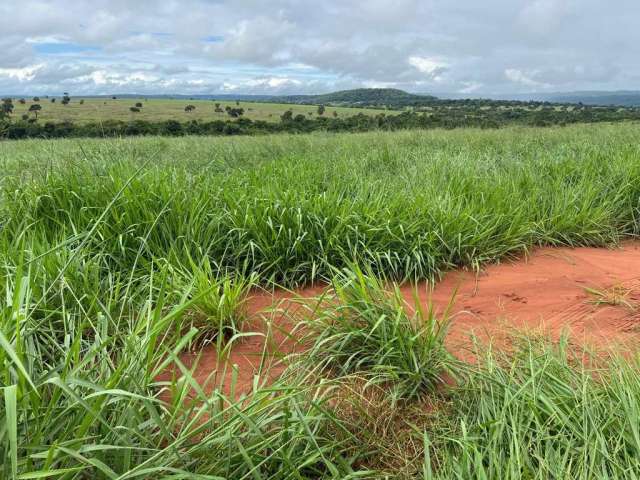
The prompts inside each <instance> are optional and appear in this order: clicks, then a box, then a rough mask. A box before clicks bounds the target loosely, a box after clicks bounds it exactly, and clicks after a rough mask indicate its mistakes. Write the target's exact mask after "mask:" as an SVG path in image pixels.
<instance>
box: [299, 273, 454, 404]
mask: <svg viewBox="0 0 640 480" xmlns="http://www.w3.org/2000/svg"><path fill="white" fill-rule="evenodd" d="M332 287H333V288H332V291H333V292H334V293H333V294H329V295H328V296H322V297H320V298H319V300H318V303H317V305H316V306H315V307H313V308H312V309H311V310H310V311H308V312H306V314H305V320H304V321H302V322H301V323H300V326H301V328H302V329H303V331H305V337H306V338H304V339H303V340H302V343H309V344H310V348H309V349H308V350H306V351H305V352H304V353H303V354H302V358H303V359H304V361H306V362H308V363H309V365H310V366H312V367H313V368H316V369H320V370H330V371H331V372H332V375H333V376H337V377H340V376H345V375H352V374H358V375H360V376H364V377H365V378H367V380H368V382H369V383H377V384H380V383H386V384H392V385H393V388H394V390H395V391H396V393H397V395H399V396H400V397H401V398H411V397H414V396H417V395H419V394H421V393H424V392H427V391H429V390H432V389H433V388H434V387H435V386H436V385H437V384H439V383H441V381H442V374H443V373H445V372H446V370H447V369H448V367H449V366H450V364H451V363H452V362H451V360H450V355H449V354H448V352H447V351H446V349H445V347H444V338H445V335H446V326H447V322H446V312H445V314H444V317H445V320H444V321H443V320H439V319H437V318H436V316H435V314H434V312H433V311H432V310H430V309H429V310H426V309H424V307H423V306H422V305H421V303H420V301H419V300H418V299H417V296H416V301H415V303H414V305H408V304H407V303H406V302H405V300H404V298H403V296H402V293H401V292H400V289H399V287H398V286H397V285H394V286H393V288H392V289H391V291H388V289H387V288H388V287H386V286H385V285H384V284H383V283H382V281H380V280H378V279H377V278H375V277H374V276H372V275H370V274H365V273H363V271H362V270H360V269H359V268H357V267H356V268H355V269H353V270H345V271H344V272H342V273H341V274H340V275H338V276H337V277H335V278H334V280H333V282H332ZM411 310H414V312H413V313H410V311H411Z"/></svg>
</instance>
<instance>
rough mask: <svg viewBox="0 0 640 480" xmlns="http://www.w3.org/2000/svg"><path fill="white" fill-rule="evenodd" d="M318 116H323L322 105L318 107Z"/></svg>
mask: <svg viewBox="0 0 640 480" xmlns="http://www.w3.org/2000/svg"><path fill="white" fill-rule="evenodd" d="M318 115H324V105H318Z"/></svg>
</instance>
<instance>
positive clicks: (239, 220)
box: [0, 125, 640, 480]
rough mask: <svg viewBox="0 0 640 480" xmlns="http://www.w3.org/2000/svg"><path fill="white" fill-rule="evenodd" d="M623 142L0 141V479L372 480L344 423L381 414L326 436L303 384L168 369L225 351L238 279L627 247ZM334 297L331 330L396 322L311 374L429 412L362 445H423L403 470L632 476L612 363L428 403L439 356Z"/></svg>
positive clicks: (634, 165)
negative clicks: (366, 383) (547, 248)
mask: <svg viewBox="0 0 640 480" xmlns="http://www.w3.org/2000/svg"><path fill="white" fill-rule="evenodd" d="M638 133H640V127H638V126H636V125H618V126H615V127H613V126H606V125H600V126H588V127H586V126H583V127H571V128H566V129H545V130H535V129H505V130H501V131H498V132H480V131H455V132H400V133H395V134H379V133H376V134H365V135H341V136H330V135H312V136H296V137H287V136H281V137H269V138H242V139H232V138H231V139H204V138H180V139H171V140H167V139H149V138H146V139H126V140H108V141H83V142H82V143H76V142H73V141H47V142H44V141H28V142H20V143H0V167H1V171H0V292H2V294H1V295H2V296H1V297H0V365H1V366H2V369H1V371H0V396H1V397H2V398H1V399H0V477H1V478H25V479H27V478H54V479H74V480H75V479H85V478H105V479H125V478H127V479H128V478H132V479H133V478H136V479H138V478H154V479H155V478H210V479H213V478H234V479H236V478H251V479H259V478H260V479H262V478H274V479H275V478H278V479H281V478H298V479H299V478H303V479H307V478H309V479H312V478H313V479H315V478H362V477H384V476H385V475H387V476H391V477H392V476H394V475H395V476H398V475H399V474H400V473H401V472H399V471H396V472H394V471H393V470H392V469H391V470H390V469H389V468H387V467H386V466H385V465H384V464H382V463H381V462H380V461H379V460H380V459H381V458H387V457H389V455H388V454H387V455H385V454H384V452H383V451H382V449H383V446H382V445H381V444H380V443H376V442H375V441H372V439H375V438H380V437H379V435H378V433H379V432H378V431H377V430H371V429H370V428H369V425H371V423H367V422H366V421H365V419H366V416H367V415H378V417H380V416H381V415H382V414H384V412H383V411H380V412H369V411H367V410H366V409H364V410H362V411H361V414H360V415H359V416H352V417H344V416H342V415H341V411H340V409H339V408H338V406H339V405H340V401H341V398H342V397H341V395H342V393H341V392H343V389H342V386H341V382H342V379H340V378H338V379H336V378H333V377H332V378H323V374H322V373H321V372H320V371H315V372H312V374H310V375H309V376H307V377H303V378H301V377H299V376H293V374H291V376H288V377H285V378H283V379H281V380H279V381H278V382H276V383H275V384H272V385H270V386H269V385H266V384H265V382H266V380H265V378H267V377H268V375H266V372H264V373H265V376H264V378H260V377H259V376H258V377H257V378H256V379H255V382H254V388H253V389H252V391H250V392H245V393H244V395H240V396H238V395H235V394H231V395H228V396H226V395H224V394H223V393H222V391H223V389H222V388H221V387H220V386H219V382H218V383H216V381H213V380H215V379H214V378H212V382H210V385H216V384H218V388H217V389H215V390H214V391H213V392H211V391H209V390H206V389H205V388H204V387H203V386H201V385H200V384H198V382H197V381H196V375H195V374H194V369H195V368H197V367H196V366H195V365H194V366H189V367H187V366H186V365H185V364H183V363H182V362H181V361H180V353H181V352H183V351H184V350H185V349H187V348H189V347H190V346H191V345H193V344H194V343H197V342H199V341H201V340H202V339H203V338H206V339H212V340H213V339H215V341H218V339H222V338H224V339H228V338H229V337H230V336H233V335H234V333H236V332H241V333H242V334H249V333H250V332H246V331H244V329H245V328H246V326H245V324H244V322H243V321H242V304H243V298H244V295H245V294H246V291H247V288H248V287H249V285H251V284H252V282H253V281H254V279H259V281H260V283H261V284H263V285H273V284H274V283H278V284H284V285H287V286H293V285H301V284H307V283H311V282H315V281H321V280H329V281H330V280H331V279H332V277H333V273H334V272H335V271H336V269H338V270H340V269H344V268H347V267H350V266H351V265H359V266H360V268H361V269H362V271H366V272H368V273H369V275H368V277H369V278H371V277H373V276H375V275H379V276H380V277H381V278H383V277H384V278H387V279H389V280H393V279H397V280H402V279H414V278H434V277H437V276H438V275H439V274H440V273H442V272H443V271H445V270H447V269H449V268H453V267H455V266H467V267H472V268H475V267H478V266H479V265H481V264H482V263H483V262H487V261H493V260H499V259H500V258H503V257H504V256H508V255H516V254H519V253H521V252H522V251H523V250H525V249H527V248H529V247H531V246H534V245H537V244H565V245H608V244H611V243H615V242H618V241H619V240H620V239H622V238H625V237H627V236H633V235H636V234H637V233H638V222H637V216H638V206H639V205H638V201H639V198H640V161H639V158H640V157H639V155H638V154H639V153H640V147H639V146H638V144H637V143H636V142H635V138H637V136H638ZM356 272H357V270H356ZM243 279H249V280H243ZM343 280H344V279H343ZM371 281H372V282H374V283H375V280H371ZM336 284H337V285H343V286H344V285H345V284H344V283H341V281H340V280H339V279H336ZM378 287H381V284H376V288H374V291H378V290H377V288H378ZM349 292H351V293H350V294H349V295H347V293H349ZM349 292H347V290H343V293H344V295H343V296H342V297H340V296H338V297H337V301H338V302H339V303H340V302H341V303H342V304H343V306H346V308H342V309H341V310H337V311H336V312H338V313H339V312H343V311H348V312H349V318H354V319H359V320H365V323H366V320H367V319H369V320H372V319H373V320H374V321H375V319H376V318H377V319H379V318H380V315H379V314H380V313H382V315H383V316H385V315H386V314H390V316H391V318H393V319H395V320H396V322H395V323H394V322H389V323H385V328H387V327H388V329H385V330H384V331H382V330H380V331H378V330H374V333H376V334H377V333H381V334H382V336H380V337H376V336H375V335H374V336H369V337H367V338H364V337H363V336H362V335H360V336H359V337H358V335H356V334H359V333H361V332H357V331H355V330H353V329H350V330H347V331H346V333H347V334H349V335H350V334H351V333H353V334H354V338H356V340H357V342H355V343H351V344H349V343H348V342H347V343H341V342H333V343H332V342H327V343H325V344H324V346H323V345H320V346H319V347H318V354H319V355H320V356H322V355H328V356H331V357H335V358H338V356H340V355H343V357H340V358H353V361H352V362H351V363H350V364H349V365H356V366H357V367H358V368H353V369H351V368H349V369H347V370H345V371H344V372H342V373H348V374H351V372H355V371H359V372H358V373H359V374H361V373H362V372H363V371H366V370H370V371H373V372H378V373H379V372H383V371H384V372H387V373H389V372H395V375H387V376H386V380H388V381H389V382H391V383H394V382H395V383H398V384H400V385H401V386H402V389H403V392H404V395H402V396H401V397H402V401H401V402H396V403H395V404H394V406H393V408H396V409H407V410H406V411H407V412H409V411H412V409H413V411H418V410H420V409H421V408H422V407H423V406H424V405H423V404H422V403H420V402H424V401H426V400H425V398H431V399H432V400H433V401H434V402H435V403H436V404H437V405H441V406H442V408H438V409H436V412H434V413H437V418H434V419H432V420H433V421H429V422H426V423H423V424H420V425H418V424H416V423H412V424H411V426H410V428H409V429H408V430H407V432H408V433H407V435H405V436H403V437H402V438H403V439H400V440H394V442H396V447H397V448H394V449H390V450H385V451H387V453H388V451H394V452H402V451H405V450H407V449H406V448H405V444H404V443H402V442H411V445H412V448H411V449H410V450H411V451H413V452H416V451H418V450H420V449H418V448H417V447H416V446H417V445H423V447H424V446H426V447H427V448H426V449H425V448H422V450H420V455H419V458H418V459H417V460H416V459H415V458H412V459H410V460H411V461H410V462H407V465H413V466H414V467H415V468H414V469H413V470H411V469H410V468H408V467H407V468H406V469H403V470H402V474H403V475H404V474H405V472H408V473H407V474H410V475H414V476H424V477H425V478H432V477H440V478H452V477H453V478H455V477H458V478H522V477H524V478H550V477H556V478H597V477H603V478H634V477H633V475H636V474H635V472H636V471H637V470H638V465H637V463H638V461H637V458H638V451H637V449H638V434H637V432H636V430H637V429H636V426H635V425H636V423H637V422H636V420H637V407H638V403H639V400H640V394H639V391H638V388H637V384H638V379H637V371H638V370H637V365H636V363H635V362H625V361H622V360H620V361H619V362H618V364H616V366H615V367H612V369H611V370H607V371H605V372H598V374H597V375H594V374H593V373H592V372H589V371H587V370H584V369H582V368H581V367H580V365H573V364H568V363H567V362H566V361H565V360H563V359H564V358H566V355H564V353H562V354H558V353H557V352H551V351H546V350H544V351H539V350H536V351H535V353H533V352H534V351H533V350H531V349H530V350H529V351H527V352H528V353H526V354H525V353H523V354H522V355H521V356H519V357H517V358H515V359H510V361H512V362H513V364H512V366H510V365H509V364H505V362H496V361H494V360H493V359H492V358H488V359H487V360H486V361H485V362H483V363H482V364H481V365H480V366H479V367H478V368H477V369H475V370H474V369H472V370H470V371H469V372H467V375H466V376H464V375H463V376H462V377H461V378H462V379H463V381H462V383H461V384H460V385H458V386H455V387H453V388H452V389H451V390H447V389H445V392H444V393H443V392H442V391H440V390H435V391H434V389H433V388H431V386H432V385H433V383H434V382H435V381H436V380H437V374H436V372H437V371H439V367H438V361H440V360H439V359H441V358H443V357H440V356H438V355H436V356H430V355H431V353H433V352H436V353H438V352H440V353H441V350H440V349H439V348H440V347H441V342H442V337H441V336H435V337H430V338H435V343H434V344H433V345H431V347H433V348H429V349H423V348H422V347H423V346H424V345H423V344H422V343H421V342H419V341H416V340H415V339H414V338H413V337H411V336H410V335H407V333H411V332H412V330H411V328H415V327H416V325H415V324H413V323H411V322H408V323H407V322H406V320H407V318H409V319H410V317H404V316H401V315H399V314H398V313H399V310H398V309H397V307H398V305H397V303H394V302H393V301H391V303H389V302H390V300H389V298H390V297H388V296H387V295H383V296H382V297H379V296H378V294H376V295H374V296H371V295H369V296H367V292H369V293H370V289H369V288H364V289H363V288H355V289H350V290H349ZM391 298H392V299H393V296H391ZM354 306H355V307H357V308H353V307H354ZM389 306H391V308H388V307H389ZM329 313H330V312H329ZM394 315H395V316H394ZM334 317H335V316H334ZM427 317H428V316H427ZM332 318H333V317H332ZM335 318H337V317H335ZM429 318H430V317H428V318H426V320H428V319H429ZM194 319H196V320H198V321H195V322H194V321H193V320H194ZM203 320H204V321H203ZM427 323H428V322H427ZM373 325H375V324H370V325H369V326H373ZM410 327H411V328H410ZM369 331H371V330H369ZM418 331H420V330H416V333H417V332H418ZM338 333H340V332H338ZM342 333H345V332H342ZM349 335H347V336H349ZM335 338H337V337H335ZM345 338H346V337H345ZM363 340H366V342H370V343H366V342H363ZM329 345H331V347H332V350H331V351H327V350H324V351H323V348H324V347H325V346H329ZM348 345H351V346H353V345H356V346H358V345H359V346H360V347H362V345H366V346H367V348H369V347H371V348H373V347H376V346H377V347H380V349H379V350H375V349H373V350H366V351H365V350H362V348H358V349H353V348H351V346H349V348H347V347H346V346H348ZM406 346H408V348H404V347H406ZM377 347H376V348H377ZM371 351H373V352H374V354H371ZM354 352H356V353H357V355H356V356H353V354H354ZM375 352H378V353H380V352H381V354H380V355H378V354H375ZM361 353H362V354H363V355H360V354H361ZM423 353H424V355H423ZM416 359H417V360H418V361H417V362H416ZM433 359H435V360H436V361H434V362H432V361H431V360H433ZM385 362H386V363H385ZM267 363H268V362H265V364H267ZM342 364H343V365H346V364H347V362H342ZM416 366H418V368H417V369H416V368H415V367H416ZM227 368H233V366H229V367H227ZM334 370H335V369H334ZM293 371H294V370H293V369H292V372H293ZM222 373H223V372H212V376H218V377H221V376H222ZM230 377H231V378H232V380H231V381H232V382H233V378H235V377H234V375H233V374H232V375H230ZM384 386H385V385H378V384H377V385H376V388H378V387H380V388H382V387H384ZM231 390H232V391H233V390H234V388H231ZM418 391H419V392H421V395H414V394H413V392H418ZM416 409H417V410H416ZM401 411H405V410H395V411H388V413H390V415H389V418H393V419H394V421H398V422H400V420H401V418H399V417H398V416H397V414H398V412H401ZM394 412H395V414H394ZM409 420H411V419H409ZM365 431H368V433H367V432H365ZM409 433H410V434H409ZM376 460H378V461H377V462H376Z"/></svg>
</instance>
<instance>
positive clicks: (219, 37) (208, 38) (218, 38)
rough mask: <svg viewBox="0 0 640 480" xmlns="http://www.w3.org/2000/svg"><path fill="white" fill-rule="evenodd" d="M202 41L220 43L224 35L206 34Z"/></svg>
mask: <svg viewBox="0 0 640 480" xmlns="http://www.w3.org/2000/svg"><path fill="white" fill-rule="evenodd" d="M202 41H203V42H205V43H221V42H224V37H223V36H222V35H208V36H206V37H204V38H203V39H202Z"/></svg>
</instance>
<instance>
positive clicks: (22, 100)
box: [18, 98, 27, 105]
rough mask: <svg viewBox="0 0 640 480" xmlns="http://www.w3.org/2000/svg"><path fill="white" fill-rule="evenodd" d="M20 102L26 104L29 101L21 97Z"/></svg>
mask: <svg viewBox="0 0 640 480" xmlns="http://www.w3.org/2000/svg"><path fill="white" fill-rule="evenodd" d="M18 103H19V104H20V105H24V104H25V103H27V101H26V100H25V99H24V98H21V99H20V100H18Z"/></svg>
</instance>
